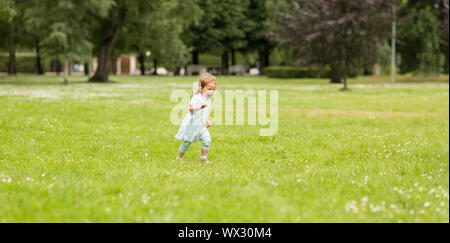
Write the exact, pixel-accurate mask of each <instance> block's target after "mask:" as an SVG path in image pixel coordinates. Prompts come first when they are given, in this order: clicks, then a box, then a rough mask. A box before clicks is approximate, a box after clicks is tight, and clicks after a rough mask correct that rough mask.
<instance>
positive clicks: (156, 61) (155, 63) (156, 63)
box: [153, 58, 158, 75]
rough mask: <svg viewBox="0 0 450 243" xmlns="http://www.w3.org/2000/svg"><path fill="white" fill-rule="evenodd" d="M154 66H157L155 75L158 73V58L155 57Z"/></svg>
mask: <svg viewBox="0 0 450 243" xmlns="http://www.w3.org/2000/svg"><path fill="white" fill-rule="evenodd" d="M153 67H154V68H155V71H153V75H158V59H156V58H155V59H153Z"/></svg>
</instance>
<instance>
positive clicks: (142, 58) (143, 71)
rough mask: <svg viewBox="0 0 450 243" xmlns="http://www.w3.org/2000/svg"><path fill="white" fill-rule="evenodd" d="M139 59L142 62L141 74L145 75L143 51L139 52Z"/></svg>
mask: <svg viewBox="0 0 450 243" xmlns="http://www.w3.org/2000/svg"><path fill="white" fill-rule="evenodd" d="M138 61H139V64H141V75H142V76H145V55H144V54H142V53H141V54H139V57H138Z"/></svg>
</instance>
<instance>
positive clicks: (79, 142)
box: [0, 0, 449, 238]
mask: <svg viewBox="0 0 450 243" xmlns="http://www.w3.org/2000/svg"><path fill="white" fill-rule="evenodd" d="M55 2H56V4H55ZM149 2H152V3H151V4H150V3H149ZM192 13H197V14H192ZM307 13H310V14H307ZM349 16H351V18H350V17H349ZM367 16H371V17H367ZM349 29H351V30H352V31H348V30H349ZM204 73H210V74H212V75H214V77H215V79H216V80H217V82H216V83H217V92H216V94H215V96H214V97H212V109H213V110H212V112H213V113H214V114H213V116H212V118H211V121H213V122H212V126H211V127H209V128H208V130H209V133H210V135H211V138H212V143H211V147H210V151H209V154H208V159H209V161H211V162H212V164H205V163H203V162H201V161H199V156H200V151H201V147H202V143H200V142H198V143H195V142H194V143H192V146H191V147H190V148H189V150H188V152H186V154H185V156H184V158H183V160H182V161H179V160H177V159H176V156H177V152H178V149H179V147H180V144H181V142H180V141H179V140H176V139H175V137H174V136H175V135H176V134H177V131H178V129H179V127H180V124H181V121H182V119H183V118H184V117H185V115H186V113H188V108H189V107H188V105H189V104H188V103H189V101H190V99H191V98H192V97H193V96H192V95H193V88H194V89H195V85H196V84H197V83H198V82H199V76H200V77H201V75H202V74H204ZM193 85H194V87H193ZM177 94H178V95H177ZM179 94H181V95H179ZM227 94H231V98H228V97H227ZM240 94H245V95H246V96H245V98H244V96H242V95H240ZM262 94H264V95H266V94H267V97H264V100H262V101H261V100H260V97H261V96H262ZM275 94H276V95H275ZM194 96H195V93H194ZM182 100H183V102H181V101H182ZM272 101H276V103H271V102H272ZM230 104H231V105H230ZM252 104H254V106H252ZM230 106H231V109H230ZM260 106H262V107H264V109H262V111H261V109H259V110H258V112H254V110H256V109H257V108H259V107H260ZM183 107H185V111H184V112H185V113H183V109H184V108H183ZM252 107H254V108H253V109H252ZM178 108H180V109H179V110H177V109H178ZM230 110H231V111H230ZM266 111H267V112H266ZM261 112H262V113H264V114H262V115H263V116H261V114H260V113H261ZM181 113H183V115H180V114H181ZM218 114H219V116H218ZM217 116H218V117H219V118H218V117H217ZM174 117H175V118H176V119H175V120H177V122H173V119H174ZM261 117H262V118H264V119H265V120H262V119H261ZM215 119H216V120H215ZM270 127H276V130H272V132H270V133H262V131H264V130H265V129H266V130H267V129H268V128H270ZM202 148H203V147H202ZM0 205H1V207H0V222H2V223H15V222H25V223H38V222H40V223H48V222H50V223H59V222H64V223H72V222H81V223H102V222H108V223H121V222H126V223H147V222H150V223H448V222H449V74H448V0H426V1H414V0H408V1H390V0H389V1H388V0H375V1H367V0H357V1H343V0H314V1H303V0H279V1H274V0H257V1H256V0H243V1H238V0H225V1H219V0H211V1H202V0H185V1H178V0H167V1H159V0H155V1H140V0H137V1H122V0H99V1H85V2H84V3H82V4H79V3H78V1H75V0H59V1H49V0H41V1H27V0H23V1H17V0H3V1H2V2H1V5H0ZM188 229H189V230H188ZM271 233H273V232H271ZM180 234H183V237H190V236H193V237H195V235H196V234H200V235H201V236H202V237H207V238H209V236H208V231H195V229H194V228H191V227H183V228H182V231H181V233H180Z"/></svg>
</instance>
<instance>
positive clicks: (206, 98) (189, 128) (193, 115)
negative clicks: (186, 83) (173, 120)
mask: <svg viewBox="0 0 450 243" xmlns="http://www.w3.org/2000/svg"><path fill="white" fill-rule="evenodd" d="M216 85H217V79H216V78H215V77H214V76H212V75H211V74H208V73H206V74H202V75H201V77H200V82H199V84H198V89H197V90H196V92H195V95H194V97H193V98H192V100H191V103H190V104H189V114H188V115H187V116H186V117H185V118H184V120H183V123H182V124H181V126H180V129H179V130H178V133H177V135H176V136H175V138H176V139H178V140H181V141H183V144H181V146H180V149H179V152H178V156H177V160H180V161H181V160H182V159H183V156H184V154H185V153H186V151H187V150H188V148H189V147H190V146H191V144H192V143H193V142H197V141H198V140H200V141H202V143H203V144H202V151H201V156H200V161H201V162H204V163H207V164H211V163H210V162H209V161H208V151H209V147H210V145H211V136H210V135H209V131H208V128H210V127H211V126H212V123H211V122H210V121H209V120H208V118H209V112H210V110H211V97H212V96H213V95H214V93H215V91H216Z"/></svg>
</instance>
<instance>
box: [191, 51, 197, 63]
mask: <svg viewBox="0 0 450 243" xmlns="http://www.w3.org/2000/svg"><path fill="white" fill-rule="evenodd" d="M198 60H199V59H198V51H197V50H193V51H192V64H194V65H198V64H199V61H198Z"/></svg>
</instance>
